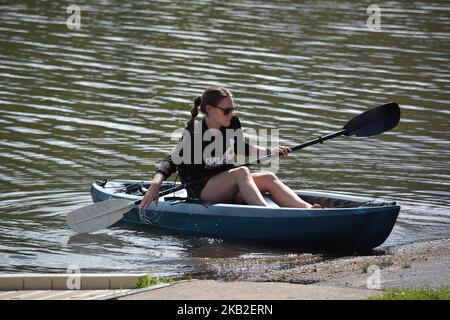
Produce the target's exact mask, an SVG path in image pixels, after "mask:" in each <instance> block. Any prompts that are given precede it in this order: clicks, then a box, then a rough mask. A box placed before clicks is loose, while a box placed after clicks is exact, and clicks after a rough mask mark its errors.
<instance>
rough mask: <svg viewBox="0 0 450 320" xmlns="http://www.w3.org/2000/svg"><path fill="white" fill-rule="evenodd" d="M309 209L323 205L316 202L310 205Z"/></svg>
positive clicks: (319, 207)
mask: <svg viewBox="0 0 450 320" xmlns="http://www.w3.org/2000/svg"><path fill="white" fill-rule="evenodd" d="M308 208H309V209H321V208H322V206H321V205H320V204H318V203H315V204H313V205H310V207H308Z"/></svg>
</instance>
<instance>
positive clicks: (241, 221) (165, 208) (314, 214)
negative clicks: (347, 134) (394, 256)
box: [91, 180, 400, 250]
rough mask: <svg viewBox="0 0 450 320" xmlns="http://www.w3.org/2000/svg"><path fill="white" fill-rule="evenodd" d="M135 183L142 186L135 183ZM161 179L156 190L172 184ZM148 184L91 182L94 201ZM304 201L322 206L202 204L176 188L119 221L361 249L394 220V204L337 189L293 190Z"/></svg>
mask: <svg viewBox="0 0 450 320" xmlns="http://www.w3.org/2000/svg"><path fill="white" fill-rule="evenodd" d="M138 185H140V186H141V187H142V188H139V187H135V186H138ZM174 185H176V184H173V183H163V184H162V185H161V187H160V190H161V191H164V190H168V189H170V188H172V187H173V186H174ZM148 187H150V182H142V181H136V180H114V181H109V182H107V183H101V184H99V183H95V182H94V183H93V184H92V185H91V196H92V200H93V201H94V202H99V201H104V200H110V199H117V200H126V201H130V202H131V201H133V202H134V201H138V200H140V199H142V197H143V193H142V190H143V189H145V188H147V189H148ZM295 192H296V193H297V195H298V196H299V197H301V198H302V199H303V200H305V201H307V202H309V203H319V204H321V206H322V208H323V209H307V208H281V207H279V206H278V205H277V204H276V203H275V201H274V199H273V198H271V197H270V195H269V194H265V195H264V197H265V199H266V200H267V201H268V203H270V206H269V207H260V206H253V205H241V204H229V203H203V202H201V201H199V200H198V199H197V200H196V199H189V198H187V193H186V190H179V191H176V192H174V193H171V194H170V196H169V195H167V196H164V197H161V198H160V199H159V205H158V207H155V205H154V203H152V204H151V205H150V206H149V207H148V208H147V210H140V208H139V206H134V207H133V208H132V209H131V210H130V211H128V212H126V213H125V214H124V215H123V217H122V219H120V221H122V222H125V223H132V224H144V225H147V226H152V227H159V228H162V229H166V230H168V231H171V232H176V233H179V234H186V235H195V236H207V237H213V238H223V239H233V240H250V241H263V242H268V243H270V244H271V243H275V242H276V243H279V242H283V243H286V242H288V243H290V244H293V245H295V246H298V247H304V248H312V247H322V248H333V247H336V248H338V247H341V248H343V249H352V250H359V249H361V250H365V249H372V248H374V247H377V246H379V245H381V244H382V243H383V242H384V241H385V240H386V239H387V237H388V236H389V234H390V232H391V231H392V228H393V227H394V224H395V222H396V220H397V217H398V214H399V211H400V206H399V205H397V204H396V203H395V202H387V201H384V200H382V199H372V198H368V197H360V196H353V195H346V194H342V193H337V192H324V191H313V190H295Z"/></svg>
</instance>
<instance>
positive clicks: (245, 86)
mask: <svg viewBox="0 0 450 320" xmlns="http://www.w3.org/2000/svg"><path fill="white" fill-rule="evenodd" d="M76 3H77V4H78V5H79V6H80V8H81V29H80V30H69V29H68V28H67V26H66V19H67V18H68V16H69V15H70V14H68V13H67V12H66V9H67V7H68V6H69V5H71V4H73V3H72V2H64V1H6V3H5V2H2V4H0V111H1V112H0V191H1V193H0V271H3V272H25V271H32V272H37V271H62V270H65V269H66V268H67V267H68V265H71V264H73V265H78V266H79V267H80V268H81V269H82V270H84V271H87V270H91V271H111V270H117V271H137V270H139V271H142V270H146V271H152V272H167V273H179V272H184V271H192V270H197V269H201V268H202V263H203V262H202V261H203V260H204V259H205V258H211V257H260V256H263V257H267V256H277V255H285V254H288V253H296V252H291V251H282V250H280V249H275V248H267V247H254V246H250V245H244V244H235V243H228V242H223V241H220V240H214V239H208V238H190V237H180V236H177V235H176V234H170V233H165V232H159V231H154V230H152V231H151V232H150V231H148V230H146V229H143V228H132V227H127V226H123V225H122V226H118V227H114V228H110V229H107V230H102V231H98V232H96V233H94V234H90V235H75V234H74V233H73V232H72V231H70V230H69V229H68V228H67V226H66V224H65V216H66V214H67V213H68V212H70V211H71V210H73V209H76V208H79V207H82V206H84V205H87V204H90V203H91V199H90V194H89V186H90V183H91V182H92V181H94V180H96V179H103V178H109V179H113V178H121V179H150V178H151V177H152V175H153V173H154V171H155V170H156V168H157V166H158V164H159V162H160V160H161V159H162V158H163V157H164V156H165V155H166V153H167V152H169V151H170V150H171V148H172V146H173V143H172V142H171V141H170V134H171V133H172V131H173V130H174V129H177V128H180V127H183V126H184V123H185V121H186V120H187V119H188V118H189V115H190V113H189V111H190V108H191V103H192V99H193V98H194V97H195V96H196V95H198V94H200V93H201V92H202V91H203V90H204V89H205V88H206V87H208V86H210V85H212V84H222V85H224V86H226V87H227V88H229V89H230V90H232V91H233V93H234V94H235V97H236V101H237V103H238V104H239V106H240V107H239V110H238V116H239V117H240V119H241V122H242V124H243V126H244V127H246V128H253V129H255V130H256V129H259V128H266V129H273V128H279V129H280V140H281V143H282V144H291V145H294V144H299V143H301V142H304V141H306V140H309V139H311V138H315V137H317V136H318V135H321V134H325V133H329V132H333V131H336V130H339V129H340V128H341V126H342V125H343V124H345V122H346V121H348V120H349V119H351V118H352V117H353V116H355V115H357V114H358V113H361V112H362V111H364V110H366V109H369V108H372V107H375V106H377V105H380V104H384V103H387V102H390V101H396V102H397V103H398V104H399V105H400V106H401V108H402V120H401V123H400V124H399V126H398V127H397V128H396V129H395V130H393V131H390V132H388V133H386V134H383V135H379V136H375V137H371V138H365V139H364V138H349V137H346V138H337V139H334V140H332V141H329V142H327V143H325V144H323V145H320V146H313V147H310V148H308V149H305V150H303V151H301V152H297V153H294V154H292V155H290V156H289V158H288V159H286V160H285V161H283V162H281V166H280V171H279V173H278V176H279V177H280V178H281V179H282V180H283V181H284V182H286V183H287V184H289V185H290V186H291V187H293V188H296V189H300V188H307V189H320V190H330V191H341V192H345V193H349V194H361V195H368V196H376V197H383V198H386V199H389V200H395V201H397V202H398V203H399V204H400V205H401V206H402V210H401V213H400V216H399V219H398V222H397V224H396V226H395V228H394V230H393V232H392V234H391V236H390V237H389V238H388V240H387V241H386V242H385V244H384V245H383V246H396V245H400V244H405V243H410V242H416V241H422V240H428V239H439V238H447V237H449V235H450V232H449V226H450V210H449V206H450V187H449V185H450V182H449V181H450V166H449V162H450V145H449V137H450V130H449V118H450V108H449V103H448V101H449V97H450V86H449V80H450V63H449V56H450V32H449V30H450V6H449V4H448V2H445V1H442V2H436V1H389V2H385V3H383V4H382V5H380V6H381V10H382V11H381V30H380V31H370V30H368V28H367V26H366V20H367V17H368V15H367V13H366V9H367V7H368V5H370V4H372V3H371V2H367V1H363V2H361V1H338V2H332V1H320V2H318V1H298V2H297V1H296V2H289V1H287V2H286V1H276V2H275V1H246V0H244V1H227V2H226V4H225V3H222V2H217V1H191V2H189V1H114V0H111V1H107V0H105V1H81V0H80V1H76Z"/></svg>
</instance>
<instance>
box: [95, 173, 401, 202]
mask: <svg viewBox="0 0 450 320" xmlns="http://www.w3.org/2000/svg"><path fill="white" fill-rule="evenodd" d="M96 184H97V185H98V186H100V187H103V188H104V189H105V190H107V192H108V193H111V194H116V195H119V194H122V195H123V194H125V195H133V196H144V195H145V193H146V191H147V189H148V188H150V185H151V183H150V182H144V181H141V182H136V181H123V180H115V181H107V180H103V181H97V182H96ZM178 185H179V184H178V183H177V184H174V183H168V182H166V183H163V184H162V185H161V187H160V191H165V190H168V189H170V188H173V187H175V186H178ZM295 192H296V194H297V195H298V196H299V197H300V198H302V199H303V200H304V201H306V202H308V203H311V204H315V203H318V204H320V205H321V207H322V208H358V207H379V206H389V205H396V203H395V202H386V201H383V200H375V199H371V198H365V197H356V196H349V195H347V194H346V195H344V194H342V195H340V194H337V193H336V192H333V193H327V192H322V191H306V190H295ZM163 198H164V201H183V202H187V203H202V201H200V199H192V198H189V197H188V195H187V192H186V190H185V189H182V190H179V191H176V192H174V193H171V194H168V195H166V196H164V197H163ZM264 198H265V200H266V201H267V203H268V204H269V206H270V207H272V208H278V207H279V206H278V204H277V203H276V202H275V200H274V199H273V198H272V196H271V195H270V194H265V195H264Z"/></svg>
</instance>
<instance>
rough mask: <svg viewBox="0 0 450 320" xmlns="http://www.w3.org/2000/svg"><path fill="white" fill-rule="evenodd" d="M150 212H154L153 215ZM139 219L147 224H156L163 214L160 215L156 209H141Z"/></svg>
mask: <svg viewBox="0 0 450 320" xmlns="http://www.w3.org/2000/svg"><path fill="white" fill-rule="evenodd" d="M148 212H152V214H151V215H149V214H148ZM139 218H140V219H141V221H142V222H144V223H145V224H154V223H156V222H158V220H159V218H161V212H159V213H158V210H157V209H156V208H155V210H149V209H142V208H141V207H139Z"/></svg>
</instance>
